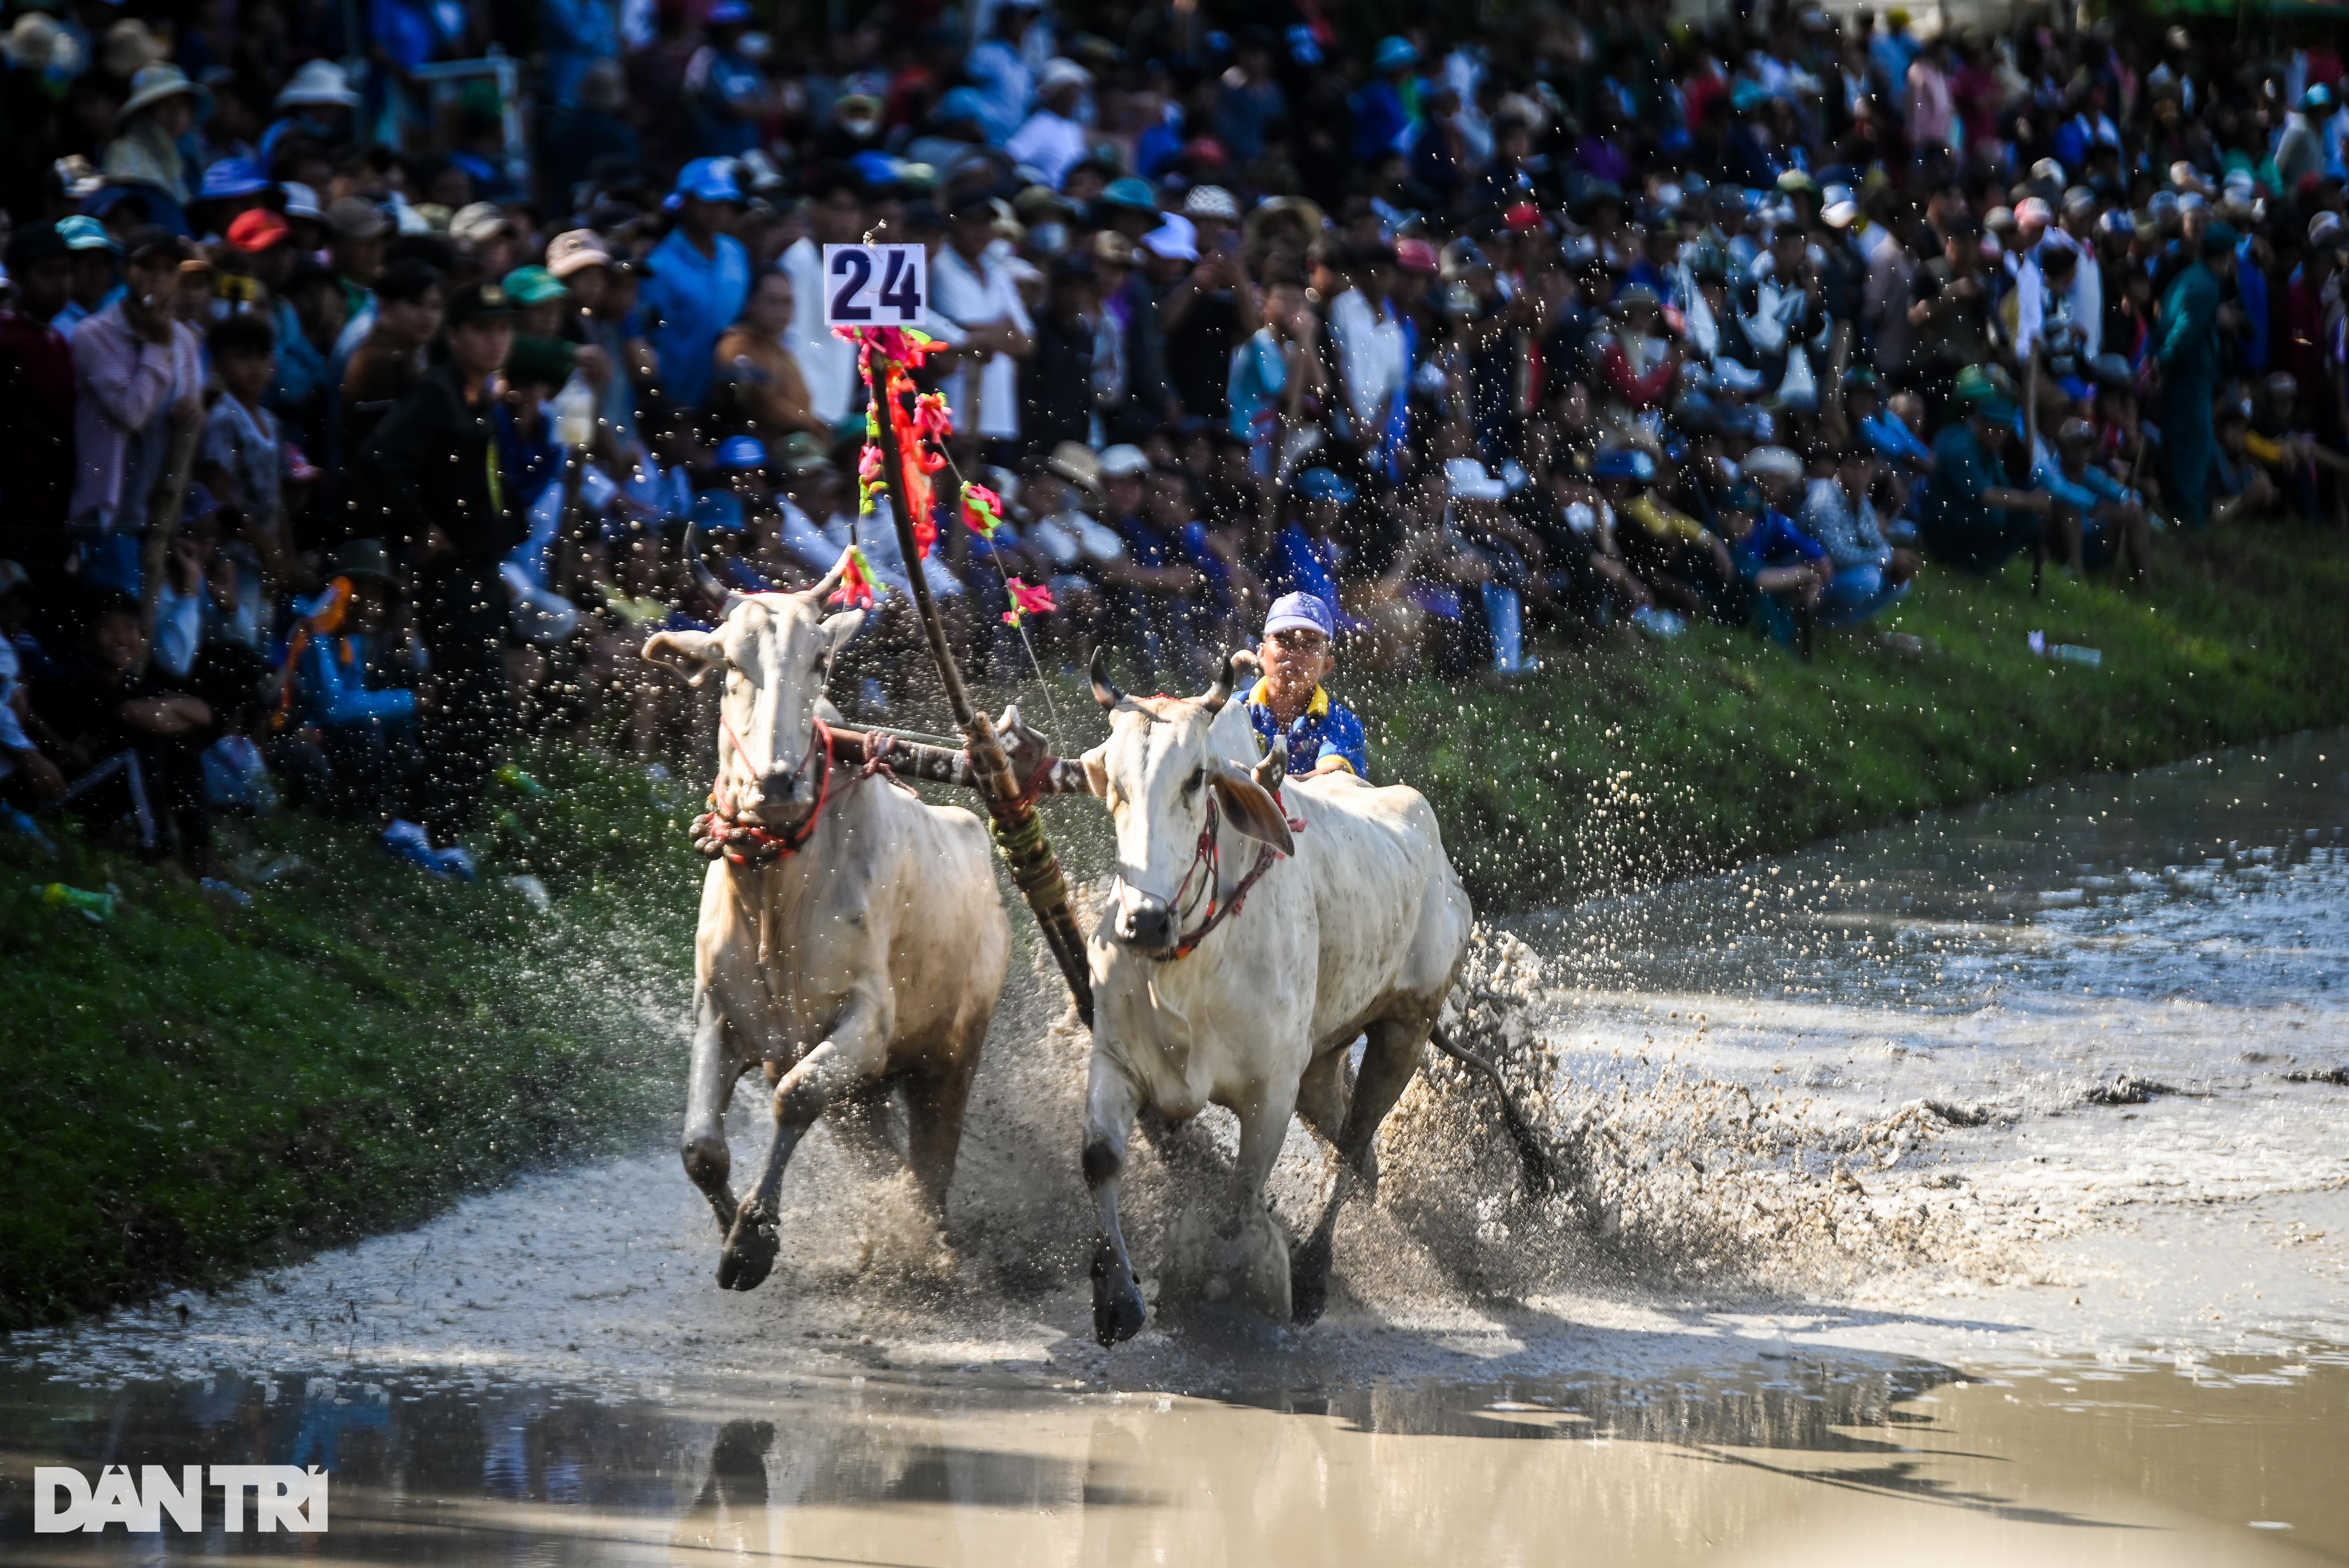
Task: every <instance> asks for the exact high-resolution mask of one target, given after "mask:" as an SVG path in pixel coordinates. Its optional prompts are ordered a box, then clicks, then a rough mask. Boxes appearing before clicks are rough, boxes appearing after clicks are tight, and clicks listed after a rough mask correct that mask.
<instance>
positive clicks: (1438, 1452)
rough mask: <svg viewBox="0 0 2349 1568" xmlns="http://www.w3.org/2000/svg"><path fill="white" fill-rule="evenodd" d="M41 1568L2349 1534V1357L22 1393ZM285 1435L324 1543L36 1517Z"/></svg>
mask: <svg viewBox="0 0 2349 1568" xmlns="http://www.w3.org/2000/svg"><path fill="white" fill-rule="evenodd" d="M0 1432H4V1433H5V1447H0V1462H5V1465H6V1468H7V1471H8V1477H9V1480H8V1485H7V1488H6V1492H5V1497H6V1514H5V1523H0V1531H5V1534H0V1543H5V1544H0V1550H5V1554H6V1557H7V1559H8V1561H10V1562H11V1563H90V1562H130V1561H142V1562H143V1561H152V1560H155V1559H157V1558H159V1557H160V1558H164V1559H167V1560H178V1559H181V1558H196V1557H205V1558H226V1559H231V1560H234V1559H236V1558H240V1557H243V1556H253V1557H272V1558H275V1557H285V1556H287V1555H311V1556H317V1557H324V1558H326V1559H329V1560H332V1561H336V1562H344V1563H372V1562H388V1563H533V1564H541V1563H543V1564H564V1563H664V1562H676V1561H694V1560H700V1559H702V1558H704V1557H705V1556H708V1555H709V1554H722V1555H726V1556H746V1557H756V1558H763V1559H771V1560H776V1561H782V1562H799V1563H893V1564H895V1563H903V1564H940V1565H945V1564H997V1563H1087V1564H1093V1563H1100V1564H1127V1563H1192V1564H1203V1565H1204V1564H1226V1563H1230V1564H1238V1563H1299V1564H1318V1563H1343V1564H1366V1563H1610V1564H1626V1565H1631V1564H1651V1563H1653V1564H1661V1563H1778V1562H1785V1563H1796V1562H1800V1563H1814V1564H1817V1563H1860V1562H1877V1561H1880V1560H1883V1559H1882V1554H1884V1553H1898V1554H1899V1555H1898V1556H1897V1558H1894V1559H1893V1560H1895V1561H1902V1562H1909V1563H1986V1562H1993V1561H1997V1562H2005V1563H2050V1564H2053V1563H2293V1562H2313V1561H2327V1560H2332V1561H2339V1560H2341V1559H2343V1558H2344V1557H2349V1496H2344V1493H2343V1491H2342V1489H2341V1487H2340V1484H2339V1462H2340V1456H2341V1454H2342V1453H2343V1452H2344V1451H2349V1449H2344V1445H2349V1362H2344V1359H2343V1358H2341V1357H2323V1356H2316V1357H2307V1358H2302V1359H2295V1360H2293V1361H2291V1362H2273V1361H2249V1360H2245V1361H2230V1362H2226V1363H2222V1364H2211V1365H2206V1366H2202V1367H2195V1368H2192V1369H2190V1374H2189V1372H2185V1371H2181V1369H2178V1368H2173V1367H2143V1366H2138V1367H2128V1366H2116V1365H2113V1364H2108V1363H2095V1362H2089V1363H2085V1364H2078V1365H2075V1364H2071V1363H2066V1362H2061V1361H2059V1362H2054V1363H2041V1364H2034V1365H2032V1366H2029V1367H2016V1368H2008V1369H2005V1370H2003V1371H2000V1370H1994V1369H1993V1370H1988V1371H1975V1372H1973V1373H1971V1374H1967V1373H1962V1372H1960V1371H1958V1370H1956V1369H1953V1368H1951V1367H1943V1366H1938V1365H1934V1364H1931V1363H1929V1362H1922V1361H1913V1360H1887V1361H1880V1362H1871V1361H1869V1360H1866V1359H1858V1358H1850V1359H1815V1358H1813V1357H1809V1356H1807V1355H1806V1356H1798V1357H1794V1358H1792V1359H1790V1360H1788V1361H1785V1362H1783V1363H1778V1364H1773V1365H1766V1366H1764V1367H1761V1368H1759V1369H1758V1370H1757V1371H1756V1372H1755V1373H1754V1374H1752V1375H1750V1376H1745V1377H1724V1376H1723V1374H1722V1373H1721V1371H1720V1370H1719V1369H1718V1368H1712V1369H1692V1370H1691V1371H1689V1372H1687V1373H1686V1374H1684V1375H1682V1376H1680V1377H1671V1378H1669V1379H1661V1380H1656V1381H1627V1380H1623V1379H1619V1378H1616V1377H1609V1376H1607V1375H1605V1374H1603V1373H1597V1372H1591V1373H1585V1374H1581V1375H1573V1374H1566V1375H1560V1376H1557V1377H1546V1378H1531V1379H1506V1380H1502V1381H1496V1382H1485V1383H1448V1384H1417V1385H1412V1384H1376V1385H1371V1386H1369V1387H1357V1388H1353V1389H1350V1390H1346V1391H1342V1392H1336V1393H1323V1392H1316V1391H1313V1390H1309V1389H1290V1390H1276V1389H1269V1388H1268V1389H1265V1390H1260V1391H1257V1392H1253V1393H1248V1394H1244V1395H1239V1396H1235V1397H1232V1398H1224V1399H1216V1400H1209V1399H1201V1398H1192V1397H1187V1396H1181V1395H1168V1394H1158V1395H1151V1394H1144V1393H1127V1394H1111V1395H1102V1394H1097V1393H1090V1392H1080V1391H1075V1390H1068V1391H1061V1390H1048V1389H1037V1388H1018V1387H1003V1386H1000V1385H990V1384H988V1383H985V1382H980V1381H972V1380H957V1381H956V1382H954V1383H952V1384H949V1385H947V1386H945V1387H940V1386H937V1385H936V1384H933V1383H928V1382H912V1381H908V1380H906V1379H904V1378H899V1377H854V1378H845V1379H823V1380H816V1381H805V1380H796V1379H794V1380H782V1379H777V1380H773V1381H770V1382H767V1383H764V1384H761V1383H758V1382H750V1383H747V1384H745V1383H740V1382H737V1383H728V1384H719V1385H713V1384H709V1383H704V1382H699V1381H693V1380H687V1381H679V1382H677V1383H672V1384H663V1385H659V1386H657V1387H647V1388H645V1389H643V1390H640V1391H639V1392H637V1393H636V1394H635V1395H633V1396H626V1397H623V1396H618V1395H614V1394H610V1393H605V1394H602V1395H590V1394H587V1393H585V1392H583V1391H573V1390H566V1389H563V1388H560V1387H545V1386H537V1385H529V1384H514V1383H512V1382H508V1381H505V1380H502V1379H498V1378H493V1377H484V1378H481V1379H480V1380H479V1381H477V1382H467V1381H464V1380H461V1379H460V1380H455V1381H453V1382H452V1381H445V1380H443V1381H429V1382H422V1383H419V1382H415V1381H410V1380H406V1379H397V1378H396V1379H393V1380H391V1381H389V1382H387V1383H378V1382H373V1381H356V1380H342V1381H337V1380H336V1379H335V1378H332V1377H312V1378H309V1379H307V1380H306V1381H305V1380H296V1379H294V1378H290V1377H289V1378H280V1379H273V1380H269V1381H264V1382H257V1381H254V1380H250V1379H245V1378H242V1377H220V1378H216V1379H214V1380H212V1382H209V1383H206V1384H202V1385H194V1386H189V1387H179V1388H169V1387H160V1386H149V1387H140V1388H135V1389H133V1388H126V1389H121V1390H117V1391H113V1392H110V1393H108V1394H105V1395H100V1396H92V1397H85V1398H59V1397H58V1396H57V1394H56V1393H55V1392H54V1391H52V1390H49V1389H46V1388H36V1387H27V1386H26V1385H25V1384H24V1383H22V1382H16V1383H14V1384H12V1385H10V1386H9V1387H6V1389H5V1392H0ZM191 1456H209V1458H210V1459H211V1460H212V1461H214V1462H238V1461H243V1460H252V1461H263V1460H272V1459H276V1460H283V1459H291V1460H298V1461H306V1462H308V1463H314V1464H321V1465H324V1466H326V1467H327V1468H328V1469H329V1470H330V1473H331V1474H332V1476H333V1478H334V1479H333V1483H332V1492H331V1509H330V1513H329V1524H330V1528H329V1530H328V1532H327V1533H326V1536H325V1537H323V1538H321V1537H317V1536H299V1537H289V1536H286V1535H283V1534H279V1535H275V1536H269V1535H261V1534H257V1533H250V1532H248V1533H245V1534H243V1535H241V1536H240V1535H230V1534H227V1533H226V1532H224V1531H223V1530H222V1519H221V1514H220V1510H219V1508H218V1505H217V1503H215V1504H214V1506H213V1508H212V1511H211V1512H210V1514H209V1516H208V1518H207V1530H206V1532H205V1533H204V1534H202V1535H201V1536H195V1535H191V1536H178V1535H166V1536H142V1537H139V1538H136V1539H132V1538H129V1537H126V1536H125V1534H124V1533H123V1532H121V1531H120V1530H119V1528H117V1529H115V1530H112V1531H110V1532H108V1533H107V1534H106V1535H105V1536H104V1537H103V1538H92V1537H84V1536H57V1535H31V1534H28V1533H26V1532H27V1530H28V1520H27V1517H26V1508H27V1505H26V1502H25V1501H24V1497H25V1488H24V1486H23V1484H22V1480H21V1478H23V1477H25V1476H26V1475H28V1474H29V1472H30V1467H31V1466H32V1465H33V1464H35V1463H36V1462H39V1461H41V1460H50V1461H59V1460H74V1461H78V1462H80V1463H82V1464H84V1465H85V1466H86V1467H88V1468H92V1469H94V1468H95V1467H96V1465H98V1463H100V1462H102V1461H107V1460H112V1461H116V1462H121V1463H127V1464H132V1465H137V1464H140V1463H143V1462H158V1461H160V1462H164V1463H168V1464H179V1463H181V1462H183V1461H184V1460H188V1459H189V1458H190V1457H191Z"/></svg>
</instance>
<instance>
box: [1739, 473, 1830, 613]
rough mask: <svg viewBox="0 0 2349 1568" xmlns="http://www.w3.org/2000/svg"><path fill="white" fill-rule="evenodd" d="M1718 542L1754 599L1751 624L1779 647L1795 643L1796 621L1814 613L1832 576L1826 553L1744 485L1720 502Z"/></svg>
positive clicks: (1759, 495)
mask: <svg viewBox="0 0 2349 1568" xmlns="http://www.w3.org/2000/svg"><path fill="white" fill-rule="evenodd" d="M1721 537H1722V540H1723V542H1724V543H1725V544H1727V545H1728V546H1729V559H1730V561H1731V562H1732V563H1733V565H1734V566H1735V567H1736V569H1737V577H1738V581H1739V582H1741V583H1744V584H1745V587H1746V589H1747V590H1748V591H1749V592H1750V593H1752V594H1753V600H1752V609H1753V614H1754V620H1755V621H1756V622H1758V623H1759V624H1761V626H1762V627H1763V629H1764V631H1767V632H1768V633H1770V634H1771V635H1773V636H1775V637H1776V638H1777V639H1778V640H1779V641H1780V642H1782V643H1791V642H1793V641H1794V640H1795V632H1796V629H1797V627H1798V625H1799V624H1800V622H1799V619H1798V617H1800V616H1805V615H1809V614H1812V613H1814V612H1816V610H1817V609H1818V605H1819V599H1820V596H1821V595H1822V594H1824V593H1826V586H1827V583H1828V582H1829V581H1830V580H1831V579H1832V578H1833V577H1834V575H1835V563H1834V562H1831V561H1829V560H1828V559H1827V552H1826V550H1825V549H1824V548H1823V547H1822V546H1821V545H1820V544H1819V542H1818V541H1817V540H1816V539H1813V538H1812V537H1811V536H1810V535H1809V534H1807V533H1805V532H1804V531H1802V530H1801V529H1799V528H1796V527H1795V525H1794V523H1793V521H1791V520H1789V519H1788V518H1787V517H1786V515H1785V513H1784V512H1781V511H1779V510H1778V509H1777V508H1775V507H1774V506H1771V505H1770V504H1768V503H1767V502H1766V501H1764V500H1763V499H1762V492H1761V491H1760V490H1756V489H1755V488H1754V486H1753V485H1752V484H1751V483H1750V482H1744V481H1741V482H1739V483H1737V484H1735V485H1733V486H1731V487H1730V488H1729V490H1727V492H1725V493H1724V494H1723V497H1722V500H1721Z"/></svg>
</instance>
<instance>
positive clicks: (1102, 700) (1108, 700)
mask: <svg viewBox="0 0 2349 1568" xmlns="http://www.w3.org/2000/svg"><path fill="white" fill-rule="evenodd" d="M1092 679H1093V700H1094V701H1095V702H1097V703H1099V704H1101V705H1102V707H1116V706H1117V705H1118V704H1119V703H1122V702H1123V701H1124V700H1125V694H1124V693H1123V692H1122V691H1120V690H1118V689H1117V683H1116V682H1115V681H1113V680H1112V679H1110V678H1109V650H1108V649H1107V648H1106V647H1103V646H1102V645H1099V644H1095V645H1094V646H1093V663H1092Z"/></svg>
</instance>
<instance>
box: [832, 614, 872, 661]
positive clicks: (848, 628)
mask: <svg viewBox="0 0 2349 1568" xmlns="http://www.w3.org/2000/svg"><path fill="white" fill-rule="evenodd" d="M863 626H864V611H862V610H843V611H842V612H841V613H840V614H837V615H826V616H825V617H824V618H823V656H824V657H825V659H827V660H830V659H835V658H838V657H839V656H840V650H841V649H843V648H844V647H846V646H848V640H849V639H850V638H851V637H854V635H856V634H857V632H858V631H859V630H860V629H861V628H862V627H863Z"/></svg>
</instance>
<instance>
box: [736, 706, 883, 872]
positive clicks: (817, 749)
mask: <svg viewBox="0 0 2349 1568" xmlns="http://www.w3.org/2000/svg"><path fill="white" fill-rule="evenodd" d="M718 723H719V727H720V728H721V729H723V730H724V731H725V734H726V738H727V739H729V740H730V741H732V742H733V743H734V749H735V751H736V753H738V754H739V755H740V757H741V758H742V763H743V766H745V767H750V766H751V763H750V748H749V747H747V746H744V745H743V744H742V738H741V737H740V736H739V735H737V734H735V733H734V721H733V720H732V719H730V718H729V717H726V710H725V708H724V707H722V706H721V707H719V710H718ZM808 750H809V751H812V752H813V753H814V754H815V759H816V767H817V768H819V769H822V770H823V771H822V774H821V776H820V777H821V779H822V781H821V782H820V783H818V784H817V786H816V792H815V809H814V810H812V811H810V812H809V813H808V814H807V815H806V816H804V817H802V818H801V819H800V820H798V821H797V822H794V823H792V825H791V826H790V827H788V828H786V829H784V830H782V831H781V832H780V833H773V832H769V831H768V830H766V829H765V828H763V827H761V826H760V825H759V824H758V823H756V822H746V821H744V820H742V816H741V813H740V812H739V811H737V810H735V809H734V804H733V801H732V799H730V796H731V794H732V791H730V790H727V789H726V759H725V758H722V757H721V758H719V759H718V777H717V778H716V779H713V780H711V783H710V795H709V810H707V811H704V812H703V813H702V814H701V815H700V816H698V817H696V818H695V819H694V820H693V847H694V848H695V849H697V850H698V851H701V853H702V854H704V855H707V856H711V857H715V856H718V855H724V856H725V857H726V860H727V862H728V863H729V864H730V865H737V866H750V865H764V864H766V863H767V862H769V861H775V860H780V859H781V858H782V857H783V856H785V855H795V854H797V853H799V852H800V850H801V849H802V847H803V846H804V845H805V844H806V843H807V841H808V840H809V839H810V838H811V837H812V836H813V835H814V833H815V826H816V823H817V821H818V820H820V819H821V818H822V817H823V809H824V807H825V805H826V804H828V803H829V802H830V801H831V799H832V731H831V729H830V728H829V727H827V726H826V725H825V724H824V722H823V719H821V718H818V719H816V720H815V727H814V728H813V729H812V730H811V731H810V732H809V734H808ZM801 761H802V764H804V763H805V762H806V758H805V757H802V758H801ZM868 771H869V770H868ZM865 776H866V775H864V774H860V775H859V776H858V777H860V778H862V777H865ZM721 790H723V791H725V793H724V794H723V795H721V794H720V793H719V791H721Z"/></svg>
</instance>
